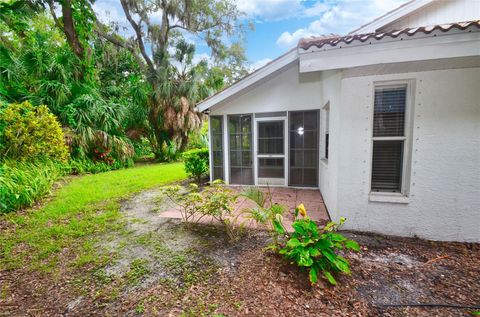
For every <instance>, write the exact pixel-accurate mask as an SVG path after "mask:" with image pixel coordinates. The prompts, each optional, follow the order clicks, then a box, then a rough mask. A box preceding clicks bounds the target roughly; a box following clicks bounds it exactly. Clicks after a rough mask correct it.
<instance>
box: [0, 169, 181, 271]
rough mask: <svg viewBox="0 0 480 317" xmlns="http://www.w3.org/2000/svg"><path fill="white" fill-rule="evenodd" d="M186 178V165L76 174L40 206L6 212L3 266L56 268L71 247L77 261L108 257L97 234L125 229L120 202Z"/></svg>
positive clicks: (0, 239) (1, 219) (0, 219)
mask: <svg viewBox="0 0 480 317" xmlns="http://www.w3.org/2000/svg"><path fill="white" fill-rule="evenodd" d="M185 178H186V174H185V171H184V168H183V164H182V163H171V164H155V165H144V166H139V167H134V168H130V169H125V170H118V171H111V172H106V173H101V174H95V175H87V176H83V177H79V178H74V179H73V180H71V181H70V182H69V183H68V184H67V185H65V186H63V187H62V188H60V189H59V190H58V191H57V192H56V194H55V196H54V198H53V199H52V200H51V201H49V202H47V203H46V204H45V206H43V207H42V208H40V209H36V210H35V209H34V210H30V211H27V212H25V213H18V214H6V215H3V216H1V217H0V222H1V223H4V222H6V223H7V224H9V225H7V229H6V230H4V232H2V235H1V236H0V252H1V254H0V269H15V268H18V267H21V266H23V267H26V266H27V263H29V268H31V269H41V270H44V271H51V270H54V269H55V268H56V267H57V264H58V263H59V261H60V260H61V259H60V258H59V255H60V254H61V253H62V252H63V251H64V250H65V249H70V251H72V252H73V253H74V254H76V257H77V259H76V261H75V263H76V264H77V265H85V264H87V263H90V262H92V261H97V262H101V261H105V260H106V259H105V258H102V257H98V256H97V255H96V249H95V247H94V242H93V241H94V240H92V239H95V237H96V235H97V234H98V233H102V232H106V231H108V230H115V229H121V228H122V227H123V225H122V221H121V214H120V212H119V209H120V208H119V207H120V204H119V201H120V200H121V199H122V198H126V197H128V196H130V195H131V194H134V193H137V192H139V191H142V190H145V189H149V188H153V187H156V186H159V185H163V184H166V183H171V182H175V181H179V180H183V179H185Z"/></svg>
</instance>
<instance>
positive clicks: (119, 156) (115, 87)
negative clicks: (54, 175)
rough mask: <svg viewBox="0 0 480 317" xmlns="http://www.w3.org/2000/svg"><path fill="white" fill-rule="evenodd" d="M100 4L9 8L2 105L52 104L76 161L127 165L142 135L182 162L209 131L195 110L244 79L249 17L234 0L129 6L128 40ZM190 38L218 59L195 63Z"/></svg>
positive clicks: (125, 4) (0, 26)
mask: <svg viewBox="0 0 480 317" xmlns="http://www.w3.org/2000/svg"><path fill="white" fill-rule="evenodd" d="M92 4H93V1H91V0H79V1H71V0H66V1H58V0H51V1H46V0H32V1H18V0H10V1H7V2H5V1H4V2H0V39H1V41H0V74H1V76H0V100H4V101H6V102H9V103H19V102H22V101H25V100H29V101H30V102H31V103H32V104H33V105H35V106H38V105H42V104H44V105H46V106H47V107H48V108H49V109H50V111H51V112H52V113H53V114H55V115H56V116H57V117H58V118H59V120H60V122H61V124H62V126H63V127H64V128H65V131H66V135H67V141H68V142H67V143H68V145H69V147H70V150H71V156H72V157H74V158H82V159H93V160H95V161H98V160H102V161H104V162H106V163H107V164H113V163H114V162H115V161H118V160H119V161H125V160H128V159H131V158H132V157H133V155H134V151H133V148H132V141H138V140H139V139H140V138H142V137H143V138H147V139H148V141H149V142H148V145H149V146H150V147H151V149H152V152H153V153H154V154H155V156H156V157H157V158H158V159H160V160H171V159H175V158H176V157H178V155H179V152H182V151H183V150H185V148H186V147H187V144H188V139H189V137H190V136H192V135H193V136H195V133H196V131H197V130H198V129H199V128H200V126H201V121H202V119H203V116H202V115H201V114H200V113H198V112H197V111H196V110H195V109H194V105H195V103H196V102H198V101H199V100H201V99H203V98H205V97H206V96H208V95H210V94H212V93H214V92H215V91H217V90H219V89H221V88H222V87H223V86H224V85H225V83H226V82H231V81H232V80H234V79H236V78H238V77H240V76H242V75H243V74H245V67H244V63H245V54H244V49H243V45H242V40H243V39H242V36H241V34H242V32H239V27H238V26H239V25H241V24H239V23H238V18H239V16H240V13H239V12H238V10H237V9H236V7H235V4H234V3H233V2H231V1H229V0H206V1H204V0H201V1H198V0H195V1H187V0H182V1H176V0H175V1H174V0H167V1H154V2H151V1H143V0H140V1H132V0H121V4H122V8H123V9H124V13H125V16H126V18H127V20H128V22H129V25H130V27H131V28H132V33H133V34H135V36H133V37H131V38H124V37H123V36H122V35H121V34H119V33H120V32H119V30H120V27H119V25H115V24H112V25H109V26H107V25H104V24H102V23H101V22H100V21H99V20H98V19H97V17H96V12H95V10H94V7H93V6H92ZM47 11H48V13H47ZM154 12H155V13H157V12H162V14H163V16H162V19H153V18H152V16H154V15H153V14H152V13H154ZM157 21H160V22H157ZM122 33H124V32H122ZM127 33H128V32H127ZM226 35H227V36H229V35H234V37H233V39H234V40H233V41H231V39H229V40H228V41H227V40H226V39H227V37H226ZM191 38H194V39H195V42H196V43H203V44H206V46H208V47H209V48H210V49H211V56H212V58H211V59H209V61H207V60H206V59H203V60H201V61H197V60H196V59H194V57H195V45H194V44H192V42H191V41H190V39H191ZM187 39H188V41H187Z"/></svg>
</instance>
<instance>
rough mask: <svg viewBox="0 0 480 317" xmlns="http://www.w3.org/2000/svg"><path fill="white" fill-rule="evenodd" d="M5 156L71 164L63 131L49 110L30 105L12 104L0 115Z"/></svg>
mask: <svg viewBox="0 0 480 317" xmlns="http://www.w3.org/2000/svg"><path fill="white" fill-rule="evenodd" d="M0 126H1V127H2V133H1V134H0V136H1V140H0V143H2V144H3V146H2V153H1V154H2V155H3V156H4V157H8V158H11V159H14V160H19V161H34V160H37V159H43V158H47V159H52V160H55V161H61V162H65V161H67V159H68V157H69V154H68V148H67V145H66V144H65V138H64V135H63V131H62V128H61V126H60V123H59V122H58V120H57V118H56V117H55V115H53V114H52V113H50V111H49V110H48V108H47V106H39V107H34V106H32V104H31V103H30V102H28V101H25V102H23V103H19V104H18V103H12V104H10V105H9V106H8V107H7V108H5V109H3V110H2V111H1V112H0Z"/></svg>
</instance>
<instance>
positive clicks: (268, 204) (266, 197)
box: [240, 187, 286, 249]
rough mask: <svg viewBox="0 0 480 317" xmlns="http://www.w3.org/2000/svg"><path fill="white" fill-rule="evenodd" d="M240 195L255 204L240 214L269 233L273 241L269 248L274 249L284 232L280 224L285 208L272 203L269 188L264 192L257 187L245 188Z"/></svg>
mask: <svg viewBox="0 0 480 317" xmlns="http://www.w3.org/2000/svg"><path fill="white" fill-rule="evenodd" d="M240 195H241V196H243V197H246V198H248V199H249V200H251V201H253V202H254V203H255V206H254V207H251V208H245V209H244V210H242V212H243V214H244V215H247V218H250V219H253V220H254V221H256V222H257V223H258V224H260V225H262V226H263V227H264V228H265V229H266V230H267V232H269V233H270V235H271V236H272V239H273V244H272V245H271V246H270V248H272V249H276V248H277V247H278V245H279V238H280V236H284V235H285V232H286V230H285V228H284V227H283V223H282V222H283V214H284V213H285V210H286V208H285V206H283V205H280V204H277V203H274V202H273V200H272V194H271V192H270V188H268V189H267V191H266V192H264V191H262V190H261V189H259V188H258V187H247V188H245V189H244V190H243V192H242V193H241V194H240Z"/></svg>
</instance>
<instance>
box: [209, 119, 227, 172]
mask: <svg viewBox="0 0 480 317" xmlns="http://www.w3.org/2000/svg"><path fill="white" fill-rule="evenodd" d="M210 142H211V151H212V153H211V158H210V159H211V160H212V168H213V171H212V172H213V179H214V180H216V179H221V180H224V175H223V171H224V165H223V117H222V116H211V117H210Z"/></svg>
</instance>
